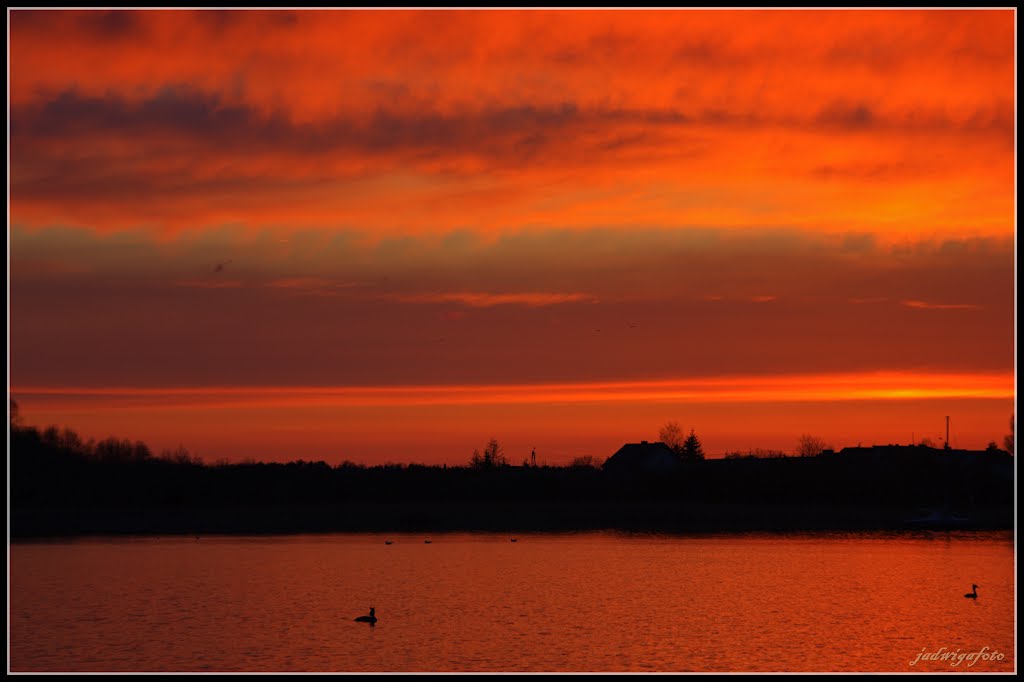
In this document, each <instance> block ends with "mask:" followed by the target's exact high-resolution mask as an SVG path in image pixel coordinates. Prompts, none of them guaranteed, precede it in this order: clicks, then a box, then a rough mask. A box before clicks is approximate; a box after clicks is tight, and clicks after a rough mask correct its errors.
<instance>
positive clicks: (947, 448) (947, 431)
mask: <svg viewBox="0 0 1024 682" xmlns="http://www.w3.org/2000/svg"><path fill="white" fill-rule="evenodd" d="M944 449H946V450H949V415H948V414H947V415H946V445H945V448H944Z"/></svg>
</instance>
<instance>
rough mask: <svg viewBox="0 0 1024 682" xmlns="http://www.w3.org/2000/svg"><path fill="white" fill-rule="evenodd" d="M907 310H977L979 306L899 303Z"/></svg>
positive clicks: (922, 302) (971, 304)
mask: <svg viewBox="0 0 1024 682" xmlns="http://www.w3.org/2000/svg"><path fill="white" fill-rule="evenodd" d="M901 303H902V304H903V305H905V306H906V307H908V308H918V309H920V310H977V309H978V308H980V307H981V306H979V305H975V304H973V303H929V302H927V301H916V300H906V301H901Z"/></svg>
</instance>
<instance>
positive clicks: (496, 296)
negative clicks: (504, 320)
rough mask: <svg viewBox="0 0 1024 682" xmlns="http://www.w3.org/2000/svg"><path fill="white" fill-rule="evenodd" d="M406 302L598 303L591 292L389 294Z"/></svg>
mask: <svg viewBox="0 0 1024 682" xmlns="http://www.w3.org/2000/svg"><path fill="white" fill-rule="evenodd" d="M389 298H393V299H395V300H398V301H402V302H404V303H459V304H462V305H467V306H471V307H473V308H490V307H492V306H498V305H524V306H528V307H531V308H536V307H541V306H549V305H560V304H562V303H597V302H598V299H597V297H595V296H592V295H590V294H583V293H559V292H544V291H530V292H518V293H487V292H479V291H476V292H474V291H459V292H442V293H426V294H394V295H391V296H389Z"/></svg>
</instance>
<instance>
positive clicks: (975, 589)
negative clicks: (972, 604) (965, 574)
mask: <svg viewBox="0 0 1024 682" xmlns="http://www.w3.org/2000/svg"><path fill="white" fill-rule="evenodd" d="M979 587H981V585H975V584H973V583H972V584H971V591H970V592H968V593H967V594H965V595H964V598H966V599H977V598H978V588H979Z"/></svg>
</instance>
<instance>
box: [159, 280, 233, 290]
mask: <svg viewBox="0 0 1024 682" xmlns="http://www.w3.org/2000/svg"><path fill="white" fill-rule="evenodd" d="M174 286H176V287H187V288H192V289H239V288H241V287H243V286H245V285H244V284H243V283H242V282H241V281H240V280H237V279H195V278H193V279H179V280H177V281H176V282H174Z"/></svg>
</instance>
